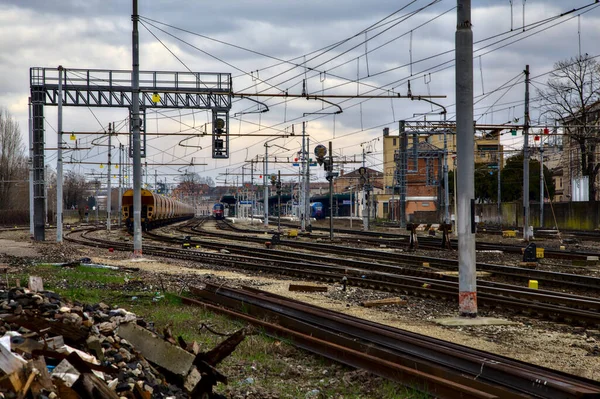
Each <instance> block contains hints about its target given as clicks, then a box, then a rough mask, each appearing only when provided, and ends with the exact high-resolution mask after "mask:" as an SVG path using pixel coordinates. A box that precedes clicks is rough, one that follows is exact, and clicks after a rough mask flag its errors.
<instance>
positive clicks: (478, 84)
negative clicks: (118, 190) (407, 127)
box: [0, 0, 600, 185]
mask: <svg viewBox="0 0 600 399" xmlns="http://www.w3.org/2000/svg"><path fill="white" fill-rule="evenodd" d="M511 4H512V7H511ZM588 5H589V6H588ZM585 6H588V7H585ZM580 7H585V8H583V9H581V10H579V11H576V12H570V13H569V11H571V10H574V9H577V8H580ZM131 13H132V2H131V1H127V0H62V1H47V0H0V48H1V49H2V51H1V52H0V93H2V95H1V96H0V107H4V108H6V109H7V110H8V111H9V112H10V114H11V115H12V116H13V117H14V118H15V119H16V120H17V122H18V123H19V125H20V128H21V134H22V137H23V145H24V147H25V148H27V147H28V97H29V95H30V94H29V70H30V68H31V67H49V68H56V67H57V66H58V65H62V66H63V67H64V68H67V69H104V70H130V69H131V68H132V56H131V31H132V23H131ZM139 15H140V20H141V22H140V27H139V29H140V69H141V70H143V71H181V72H186V71H194V72H222V73H231V74H232V76H233V91H234V92H235V93H242V92H243V93H271V94H281V93H284V92H288V93H289V94H292V93H293V94H301V93H302V86H303V81H304V82H306V90H307V92H308V93H310V94H336V95H344V96H349V98H336V99H328V101H331V102H334V103H336V104H337V106H339V107H340V108H341V109H342V111H343V112H342V113H340V114H336V115H334V114H333V113H332V111H333V110H336V109H337V108H334V107H328V106H327V104H324V103H323V102H321V101H316V100H309V101H307V100H306V99H303V98H299V99H293V98H288V99H287V100H284V99H282V98H275V97H260V98H258V99H259V100H260V101H262V102H264V103H265V104H266V105H267V106H268V107H269V111H268V112H265V113H257V112H256V111H257V110H258V109H259V106H258V105H257V104H256V103H255V102H252V101H250V100H247V99H240V98H234V100H233V107H232V110H231V111H230V126H229V131H230V133H232V134H233V133H235V134H240V135H243V136H239V137H232V138H231V141H230V152H231V154H230V158H229V159H226V160H215V159H212V158H211V152H212V151H211V147H210V144H211V143H210V137H209V136H207V137H203V138H197V137H195V136H194V135H195V134H197V133H201V132H202V130H203V128H204V124H205V123H206V122H207V121H208V120H209V119H210V114H209V113H208V112H207V111H205V110H160V112H154V111H152V112H148V115H147V117H146V118H147V119H146V123H147V132H148V133H157V132H161V133H166V134H165V135H162V136H148V138H147V140H148V141H147V145H148V148H147V152H148V157H147V158H146V159H147V161H148V163H150V164H164V165H161V166H156V167H148V170H147V175H148V178H147V180H148V182H149V183H150V184H151V183H152V182H153V181H154V176H155V175H156V176H158V180H160V181H167V182H177V181H179V180H180V179H181V178H182V175H183V174H185V173H186V172H189V173H192V172H195V173H198V174H199V175H200V176H207V177H211V178H212V179H213V180H215V181H216V182H217V184H219V185H223V184H225V183H227V184H232V183H234V184H235V183H241V182H242V180H244V181H245V182H249V181H250V178H249V175H250V160H251V159H257V158H256V157H257V156H258V158H259V159H260V160H262V157H263V156H264V151H265V146H264V144H265V141H266V140H273V141H271V143H270V144H274V145H273V146H272V147H270V148H269V150H270V151H269V155H270V157H271V156H273V157H274V156H276V157H277V158H278V160H282V159H285V160H287V159H288V158H289V159H293V158H295V157H296V156H297V153H298V151H299V150H300V145H301V144H300V143H301V137H300V132H301V130H302V122H305V123H306V134H307V136H309V140H310V149H309V151H310V152H311V153H312V150H313V148H314V146H316V145H317V144H323V145H326V146H327V145H328V142H329V141H331V142H332V145H333V149H334V151H333V152H334V154H335V155H337V156H339V157H346V159H347V160H354V159H355V160H356V161H360V160H362V153H363V150H364V152H365V153H366V164H367V166H370V167H372V168H374V169H378V170H382V169H383V166H382V158H383V157H382V150H383V147H382V143H383V142H382V141H380V140H378V139H379V138H380V137H381V136H382V130H383V128H384V127H389V128H390V131H391V133H392V134H394V133H396V134H397V131H398V121H400V120H408V121H417V120H424V119H426V120H430V121H438V120H441V118H442V116H441V114H440V111H441V108H439V107H437V106H433V105H431V104H429V103H427V102H424V101H411V100H410V99H406V98H397V99H393V100H392V99H389V98H388V99H367V98H363V99H360V98H351V97H352V96H356V95H357V94H363V95H389V94H401V95H406V94H407V93H408V85H409V82H410V91H411V93H412V95H413V96H418V95H423V96H425V95H435V96H445V97H443V98H435V99H433V101H435V102H436V103H439V104H441V105H443V106H444V107H445V108H446V110H447V119H448V120H454V118H455V108H454V103H455V100H454V92H455V82H454V73H455V71H454V62H453V59H454V35H455V31H456V1H443V0H440V1H436V0H414V1H407V0H401V1H398V0H396V1H391V0H371V1H359V0H328V1H316V0H304V1H302V2H300V1H276V0H253V1H249V0H230V1H223V2H212V1H210V2H209V1H181V0H180V1H175V0H139ZM511 15H512V17H511ZM561 15H562V16H561ZM523 23H524V25H525V26H523ZM472 24H473V28H472V29H473V35H474V42H475V44H474V58H473V62H474V79H473V80H474V82H473V84H474V96H475V119H476V120H477V122H478V123H494V124H502V123H506V122H508V121H512V120H515V119H517V118H518V119H519V120H521V121H522V120H523V113H524V108H523V103H524V90H525V87H524V74H523V70H524V69H525V65H529V68H530V72H531V77H532V87H531V91H532V94H531V98H532V102H531V119H532V122H535V123H536V124H544V123H547V122H548V121H546V120H544V119H543V117H540V116H539V112H538V111H537V108H536V107H537V106H538V104H537V103H536V95H535V93H536V90H539V89H543V88H544V85H545V83H546V82H547V79H548V73H549V72H550V71H552V69H553V68H554V65H555V63H556V62H558V61H562V60H568V59H570V58H572V57H576V56H578V55H579V54H580V51H581V54H585V53H587V54H589V55H590V56H593V57H595V56H599V55H600V45H599V44H598V43H599V40H598V38H600V4H595V3H594V0H573V1H568V2H565V1H558V0H527V1H525V0H512V1H510V0H498V1H491V0H490V1H485V0H480V1H478V0H474V1H472ZM44 113H45V122H46V123H45V137H46V147H47V148H49V149H48V150H47V151H46V158H45V162H46V164H47V165H48V166H49V167H50V168H53V169H55V168H56V158H57V157H56V151H55V150H53V149H52V148H56V147H57V140H58V139H57V134H56V128H57V107H52V106H47V107H45V109H44ZM306 113H308V115H305V114H306ZM127 118H128V110H127V109H120V108H110V109H109V108H86V107H64V108H63V131H65V132H71V131H74V132H97V134H86V135H79V136H77V137H76V139H77V145H78V147H80V148H85V149H84V150H78V151H68V152H67V153H66V156H65V161H66V162H72V163H67V164H65V166H64V167H65V170H73V171H74V172H76V173H81V174H84V175H85V176H86V178H88V179H90V180H92V179H94V178H96V177H98V176H99V175H100V174H101V173H106V169H105V168H104V169H101V168H100V167H99V165H97V164H86V163H85V162H106V161H107V157H108V154H107V150H108V147H107V145H106V144H107V138H106V136H103V132H104V131H106V129H107V128H108V124H109V123H115V126H117V131H118V132H119V133H123V134H121V135H119V136H118V138H114V139H113V144H115V141H116V142H117V143H118V142H121V143H123V144H125V145H127V142H128V139H127V136H126V135H125V134H124V133H126V132H127V124H126V121H127ZM292 126H293V127H292ZM292 128H293V129H294V132H295V135H294V136H293V137H288V138H284V137H280V138H277V139H275V138H274V137H268V136H269V135H282V134H285V133H286V132H287V133H290V132H291V131H292ZM168 133H178V135H169V134H168ZM181 133H190V138H189V140H186V141H185V143H186V144H188V145H190V146H193V147H190V146H185V147H184V146H181V145H179V143H180V141H181V140H182V139H183V138H185V137H186V136H181ZM63 140H64V141H65V142H66V143H67V145H69V146H71V147H72V146H73V145H74V142H72V141H70V137H69V136H68V135H67V136H63ZM504 140H506V141H505V142H504V144H505V146H506V147H507V148H514V149H517V148H519V147H520V146H522V145H523V142H522V137H521V136H520V135H519V136H518V137H507V138H505V139H504ZM96 144H100V145H96ZM200 147H202V148H200ZM88 148H89V149H88ZM115 157H118V155H117V154H115V153H114V152H113V161H114V160H115V159H116V158H115ZM175 164H177V165H175ZM182 164H186V165H187V164H189V165H188V166H181V165H182ZM202 164H204V165H202ZM103 166H104V165H103ZM357 166H359V165H358V164H352V163H348V164H346V166H345V167H344V168H345V169H346V170H351V169H353V168H354V167H357ZM254 168H255V171H254V178H255V182H257V181H258V176H259V175H261V174H262V173H263V172H262V167H261V166H258V165H257V164H255V165H254ZM277 170H280V171H281V173H282V175H284V180H287V179H292V176H294V175H296V174H297V173H298V168H297V167H294V166H292V165H291V164H289V163H274V162H271V163H270V166H269V173H272V172H275V171H277ZM313 172H314V178H315V179H317V180H323V177H324V174H323V172H322V171H320V170H319V169H316V170H314V171H313ZM114 173H115V171H114V170H113V174H114ZM242 175H243V176H242ZM115 182H116V180H113V184H115Z"/></svg>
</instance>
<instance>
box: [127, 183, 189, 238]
mask: <svg viewBox="0 0 600 399" xmlns="http://www.w3.org/2000/svg"><path fill="white" fill-rule="evenodd" d="M141 199H142V210H141V214H140V216H141V224H142V229H143V230H149V229H151V228H154V227H156V226H160V225H164V224H168V223H173V222H177V221H181V220H186V219H191V218H193V217H194V207H192V206H191V205H188V204H184V203H183V202H180V201H177V200H174V199H173V198H169V197H166V196H164V195H160V194H156V193H153V192H152V191H150V190H141ZM122 204H123V208H122V209H123V211H122V218H123V222H124V224H125V226H127V228H128V229H129V230H130V231H131V230H132V229H133V217H134V216H133V190H127V191H125V193H123V199H122Z"/></svg>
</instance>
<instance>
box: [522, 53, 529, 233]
mask: <svg viewBox="0 0 600 399" xmlns="http://www.w3.org/2000/svg"><path fill="white" fill-rule="evenodd" d="M523 240H525V242H527V241H529V65H526V66H525V121H524V122H523Z"/></svg>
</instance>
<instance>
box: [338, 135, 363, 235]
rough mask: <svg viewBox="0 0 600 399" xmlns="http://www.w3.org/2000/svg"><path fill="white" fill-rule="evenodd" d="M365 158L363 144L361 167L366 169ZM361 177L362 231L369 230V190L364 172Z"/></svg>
mask: <svg viewBox="0 0 600 399" xmlns="http://www.w3.org/2000/svg"><path fill="white" fill-rule="evenodd" d="M366 158H367V154H366V152H365V147H364V146H363V153H362V167H363V170H366V166H365V165H366ZM361 179H362V180H363V185H362V186H363V189H362V194H363V195H362V219H363V230H364V231H369V204H368V196H369V191H368V189H367V184H368V182H367V181H366V180H365V179H366V174H365V175H363V176H361ZM331 206H333V204H330V207H331Z"/></svg>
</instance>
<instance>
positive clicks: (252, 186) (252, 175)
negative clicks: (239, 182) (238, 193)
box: [250, 159, 254, 224]
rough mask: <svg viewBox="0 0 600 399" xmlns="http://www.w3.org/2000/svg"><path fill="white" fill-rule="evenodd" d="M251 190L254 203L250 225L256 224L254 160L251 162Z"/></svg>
mask: <svg viewBox="0 0 600 399" xmlns="http://www.w3.org/2000/svg"><path fill="white" fill-rule="evenodd" d="M250 190H251V192H252V195H251V196H250V198H251V201H252V205H251V212H252V215H251V216H250V224H254V159H251V160H250Z"/></svg>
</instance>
